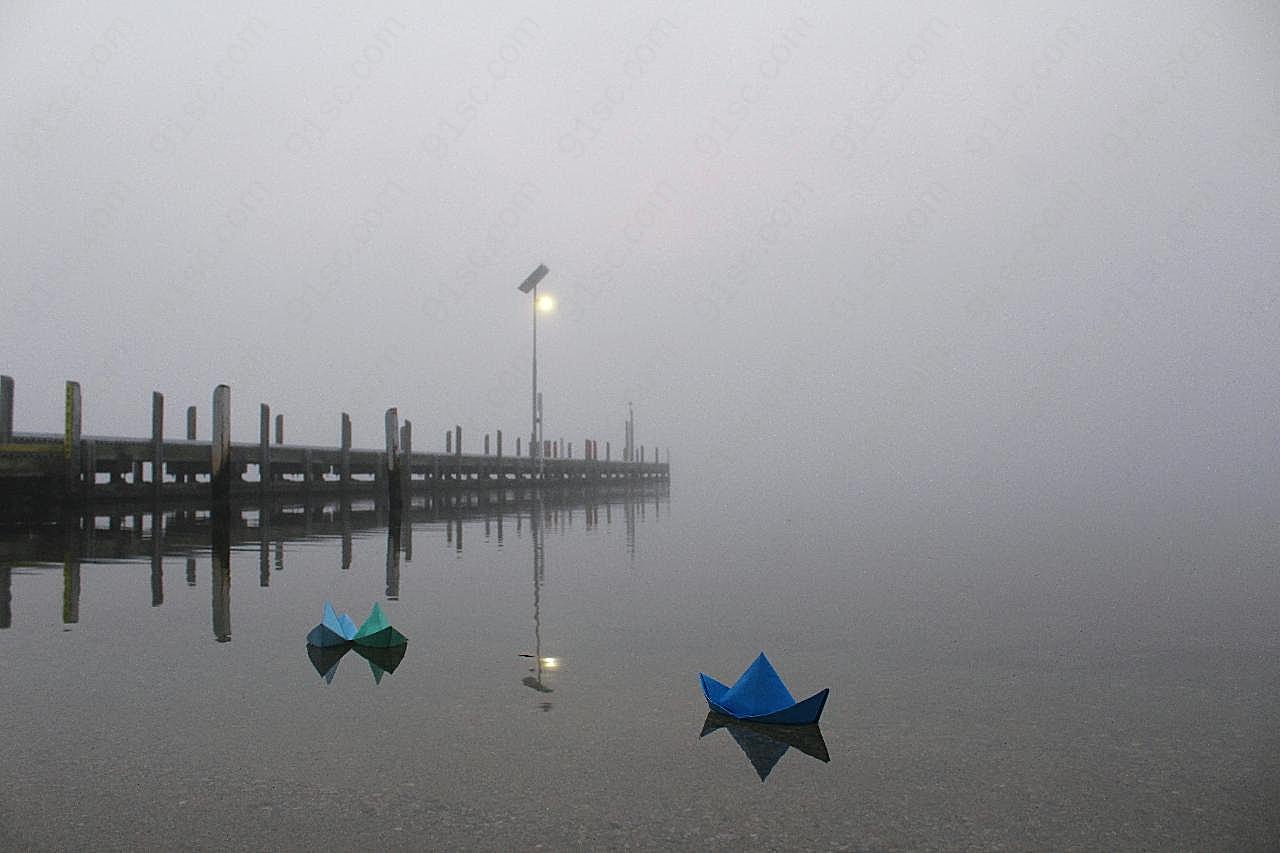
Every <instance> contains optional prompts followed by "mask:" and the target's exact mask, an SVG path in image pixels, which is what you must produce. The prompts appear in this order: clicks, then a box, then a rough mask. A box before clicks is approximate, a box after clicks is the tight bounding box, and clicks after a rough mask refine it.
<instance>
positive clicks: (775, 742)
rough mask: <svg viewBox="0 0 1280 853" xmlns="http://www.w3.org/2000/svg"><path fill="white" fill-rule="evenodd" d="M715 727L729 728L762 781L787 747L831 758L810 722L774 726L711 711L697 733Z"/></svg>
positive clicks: (815, 728) (712, 729) (827, 758)
mask: <svg viewBox="0 0 1280 853" xmlns="http://www.w3.org/2000/svg"><path fill="white" fill-rule="evenodd" d="M717 729H728V730H729V734H730V735H732V736H733V739H734V741H736V742H737V744H738V746H739V747H741V748H742V751H743V753H744V754H745V755H746V756H747V760H748V761H750V762H751V766H752V767H754V768H755V770H756V775H758V776H759V777H760V781H761V782H763V781H764V780H765V779H766V778H767V777H768V776H769V773H770V771H772V770H773V768H774V765H776V764H777V763H778V761H779V760H780V759H781V758H782V756H784V755H786V754H787V749H788V748H794V749H798V750H800V751H801V752H803V753H804V754H805V755H810V756H813V757H814V758H816V759H818V760H819V761H824V762H830V761H831V755H830V753H828V752H827V743H826V741H824V740H823V739H822V730H821V729H820V728H818V727H817V726H816V725H812V726H777V725H760V724H758V723H746V722H743V721H741V720H735V719H733V718H732V717H726V716H724V715H722V714H717V713H716V712H715V711H710V712H708V714H707V719H706V720H705V721H704V722H703V723H702V733H701V734H699V735H698V737H706V736H707V735H709V734H711V733H712V732H714V731H716V730H717Z"/></svg>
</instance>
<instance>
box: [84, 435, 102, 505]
mask: <svg viewBox="0 0 1280 853" xmlns="http://www.w3.org/2000/svg"><path fill="white" fill-rule="evenodd" d="M80 446H81V448H82V450H81V453H80V477H81V480H80V483H81V486H80V488H81V491H80V494H81V495H82V496H83V497H88V496H89V495H90V494H92V493H93V487H94V486H95V485H97V483H98V443H97V442H96V441H94V440H93V439H92V438H86V439H82V440H81V441H80Z"/></svg>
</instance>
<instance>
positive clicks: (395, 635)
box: [351, 601, 409, 649]
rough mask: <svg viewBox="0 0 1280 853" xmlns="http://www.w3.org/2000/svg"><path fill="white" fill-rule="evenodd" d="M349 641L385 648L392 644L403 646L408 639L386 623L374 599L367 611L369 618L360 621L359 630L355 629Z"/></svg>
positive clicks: (359, 644) (360, 644) (358, 644)
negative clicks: (371, 607)
mask: <svg viewBox="0 0 1280 853" xmlns="http://www.w3.org/2000/svg"><path fill="white" fill-rule="evenodd" d="M351 642H353V643H355V644H356V645H357V646H373V647H375V648H381V649H387V648H391V647H392V646H403V645H404V644H405V643H407V642H409V641H408V639H406V638H405V636H404V634H401V633H400V632H399V631H397V630H396V629H395V628H392V627H391V626H390V625H389V624H388V623H387V617H386V616H384V615H382V608H381V607H379V606H378V602H376V601H375V602H374V603H373V610H371V611H369V618H368V619H365V620H364V622H363V623H361V625H360V630H358V631H356V635H355V636H354V637H352V638H351Z"/></svg>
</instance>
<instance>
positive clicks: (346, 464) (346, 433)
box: [338, 412, 351, 488]
mask: <svg viewBox="0 0 1280 853" xmlns="http://www.w3.org/2000/svg"><path fill="white" fill-rule="evenodd" d="M338 472H339V476H340V477H341V480H342V485H343V487H344V488H345V487H347V486H349V485H350V484H351V415H349V414H347V413H346V412H343V413H342V449H341V455H340V456H339V462H338Z"/></svg>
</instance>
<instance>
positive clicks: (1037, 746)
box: [0, 493, 1280, 850]
mask: <svg viewBox="0 0 1280 853" xmlns="http://www.w3.org/2000/svg"><path fill="white" fill-rule="evenodd" d="M913 523H914V522H904V521H903V520H902V519H901V518H898V519H889V518H884V519H876V518H869V517H860V516H859V515H858V514H857V513H848V512H845V511H843V510H840V509H836V508H822V507H818V508H814V509H811V510H801V509H800V508H799V507H795V506H777V505H775V506H772V507H769V506H765V505H763V501H760V500H757V502H756V504H755V505H754V506H749V507H747V508H743V507H741V506H734V505H733V503H732V502H730V501H728V500H726V499H725V498H724V497H723V496H719V497H717V496H713V495H705V496H700V497H698V498H696V499H695V498H691V497H682V496H681V495H680V494H678V493H677V494H675V495H673V496H671V497H667V496H665V495H655V494H653V493H648V494H641V495H630V496H628V495H626V494H622V493H615V494H612V495H578V496H574V497H571V498H568V499H565V500H557V501H550V502H544V503H543V504H541V505H538V504H536V503H533V502H530V501H523V500H512V501H510V502H507V503H505V504H503V505H501V506H499V505H494V504H490V505H488V506H485V505H480V504H479V503H478V502H477V503H475V505H468V506H459V507H452V506H444V507H431V508H423V509H420V510H418V511H416V512H415V513H414V518H413V522H412V524H411V525H408V526H406V528H405V529H404V530H403V531H402V532H401V533H399V535H398V536H397V535H395V534H394V533H389V532H388V529H387V526H386V517H385V515H382V514H380V513H379V512H378V511H377V510H376V509H374V508H372V507H370V506H366V505H361V504H356V505H354V506H352V507H350V508H348V509H345V510H344V509H343V508H342V507H339V506H336V505H330V506H323V505H316V506H313V507H311V508H309V509H305V508H298V507H295V508H285V509H275V510H273V511H270V512H267V513H261V512H258V511H247V512H245V513H244V514H243V515H241V514H237V515H236V516H235V518H234V519H233V520H232V524H231V526H230V529H229V530H227V531H226V532H225V533H219V534H217V535H212V531H211V526H210V521H209V519H208V518H207V516H204V515H200V514H197V515H192V514H191V513H183V512H175V513H170V514H168V515H167V516H166V517H165V519H164V534H163V536H162V537H157V536H156V534H155V532H154V529H153V525H152V521H151V517H150V516H143V517H141V518H133V517H123V518H121V517H117V518H115V519H114V521H113V520H112V519H110V518H107V517H102V518H99V519H97V521H96V522H95V524H94V526H95V527H96V528H98V529H95V530H93V531H92V532H85V531H77V530H74V529H70V528H61V529H60V528H45V529H42V530H40V531H38V532H32V531H15V530H10V531H8V532H5V533H4V534H3V535H2V536H0V560H3V561H4V562H3V563H0V565H3V566H7V568H4V569H0V573H2V576H0V587H2V588H0V623H2V625H3V627H2V628H0V662H2V664H0V665H2V666H3V685H4V690H3V698H0V713H2V716H3V719H4V736H3V738H2V739H0V744H2V746H0V783H2V784H0V847H5V848H9V849H20V848H21V849H28V848H36V849H39V848H64V849H65V848H94V849H108V848H137V847H147V848H169V849H177V848H192V847H196V848H228V847H230V848H242V847H243V848H264V849H283V848H289V849H296V848H310V849H319V848H321V847H322V846H323V847H326V848H331V849H354V848H357V847H360V848H365V847H369V848H373V847H392V848H410V849H423V848H434V849H441V848H456V847H474V848H486V849H504V850H505V849H530V848H535V847H538V846H542V847H546V848H551V849H564V848H613V847H625V846H630V847H639V848H690V847H700V848H711V849H740V848H762V849H784V848H785V849H795V848H819V849H825V848H853V849H933V848H944V849H957V848H1000V847H1005V848H1013V849H1063V848H1088V849H1116V848H1142V849H1171V848H1180V849H1265V848H1272V849H1274V848H1276V847H1277V846H1280V831H1278V830H1280V802H1278V800H1277V795H1278V794H1280V668H1278V667H1277V664H1276V661H1277V660H1278V659H1280V658H1278V655H1280V578H1278V572H1277V566H1278V565H1280V545H1278V544H1277V540H1276V535H1275V524H1274V522H1273V521H1271V522H1269V521H1268V520H1267V519H1255V520H1253V521H1248V520H1245V521H1240V522H1238V523H1237V524H1235V526H1234V527H1232V528H1231V529H1226V526H1225V525H1222V524H1215V525H1213V526H1211V527H1205V528H1204V529H1197V528H1195V527H1194V526H1190V527H1189V526H1187V525H1180V524H1173V523H1170V524H1166V525H1164V527H1163V528H1161V527H1159V526H1158V525H1134V524H1127V523H1120V522H1111V523H1098V524H1096V525H1094V526H1086V525H1081V524H1078V523H1073V524H1070V525H1068V524H1065V523H1050V522H1044V523H1039V524H1036V523H1028V524H1023V525H1008V526H1006V527H1005V528H1003V529H1001V528H996V527H990V526H988V527H983V526H981V525H978V524H975V523H974V522H973V521H972V520H968V521H966V522H965V523H963V524H961V523H959V522H946V521H943V520H939V519H937V518H933V519H930V520H929V521H928V523H927V524H925V523H921V524H919V525H918V529H917V531H916V533H915V534H913V535H905V534H904V533H903V532H902V531H903V527H904V525H905V526H906V527H910V526H911V524H913ZM113 526H114V528H115V529H111V528H112V527H113ZM921 531H925V532H921ZM215 542H217V547H214V548H213V549H212V550H211V545H213V544H215ZM227 542H229V557H228V556H227V555H226V554H225V552H224V553H219V552H220V551H221V550H222V549H225V548H227V547H228V546H227ZM326 598H330V599H332V600H333V601H334V603H335V604H336V605H337V606H338V607H339V609H345V610H349V611H351V613H352V615H353V616H354V617H355V618H356V620H357V621H359V620H360V619H362V618H363V617H364V616H365V615H366V614H367V612H368V610H369V608H370V606H371V605H372V604H373V602H375V601H378V602H381V604H382V606H383V608H384V610H385V612H386V613H387V616H388V618H389V619H390V621H391V623H392V624H393V625H395V626H396V627H397V628H398V629H400V630H401V631H402V632H403V633H404V634H406V635H407V636H408V637H409V645H408V647H407V653H406V655H405V657H404V659H403V660H402V661H401V662H400V663H399V665H398V667H396V668H395V669H394V672H391V673H389V674H384V675H383V676H382V678H381V681H380V682H378V681H376V680H375V678H374V674H373V670H372V669H371V667H370V664H369V663H368V662H366V661H365V660H363V659H361V658H360V657H358V656H357V655H355V654H354V653H348V654H347V655H346V656H345V657H343V658H342V659H341V660H340V661H339V663H338V666H337V669H336V671H335V672H334V675H333V679H332V682H331V683H326V682H325V681H324V679H322V678H321V676H320V674H319V673H318V672H317V669H316V668H315V667H314V666H313V664H312V662H311V660H310V659H309V658H308V655H307V653H306V650H305V647H304V642H303V638H304V636H305V635H306V633H307V631H308V630H309V629H310V628H311V627H312V626H313V625H314V624H315V623H316V622H317V621H318V620H319V615H320V610H321V604H322V602H323V601H324V599H326ZM761 649H763V650H765V651H767V652H768V654H769V655H770V657H771V658H772V660H773V662H774V663H775V665H776V666H777V667H778V669H779V671H780V672H781V674H782V676H783V678H784V679H786V680H787V682H788V683H789V685H790V686H791V688H792V691H793V692H794V693H796V694H797V695H804V696H807V695H808V694H810V693H812V692H814V691H816V690H818V689H820V688H822V687H830V688H831V699H830V701H829V703H828V705H827V709H826V713H825V715H824V717H823V720H822V725H821V741H820V742H819V743H817V744H814V743H813V742H812V740H810V741H809V742H805V743H800V744H793V745H790V746H788V745H787V744H786V743H780V742H779V741H776V740H772V739H769V738H764V737H761V736H759V735H758V734H753V733H752V732H743V731H731V730H727V729H724V728H719V729H715V728H714V727H709V728H712V729H713V730H711V731H709V732H708V733H707V734H706V736H705V737H703V736H701V735H702V733H703V730H704V724H705V722H706V716H707V715H706V705H705V703H704V701H703V699H702V696H701V693H700V691H699V689H698V685H697V673H698V671H699V670H703V671H706V672H707V673H709V674H711V675H714V676H716V677H718V678H720V679H721V680H724V681H731V680H732V679H733V678H735V677H736V676H737V674H738V673H739V672H740V671H741V669H742V668H743V667H745V666H746V665H747V664H748V663H749V662H750V661H751V659H752V658H753V657H754V655H755V654H756V652H757V651H759V650H761ZM539 658H541V659H543V660H544V661H545V663H544V664H543V665H542V666H541V667H539V666H537V660H538V659H539ZM552 659H554V660H552ZM798 747H803V748H798ZM824 758H829V761H824V760H823V759H824ZM762 776H764V778H763V780H762Z"/></svg>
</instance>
